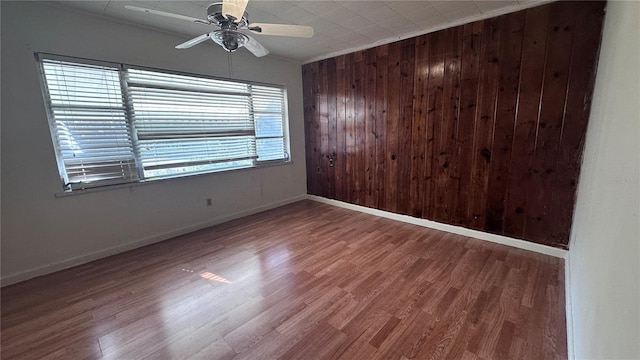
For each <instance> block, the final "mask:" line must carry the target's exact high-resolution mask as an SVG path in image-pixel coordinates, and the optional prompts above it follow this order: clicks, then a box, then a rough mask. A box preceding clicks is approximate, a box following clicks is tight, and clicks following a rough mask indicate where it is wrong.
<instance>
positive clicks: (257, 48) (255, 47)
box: [244, 34, 269, 57]
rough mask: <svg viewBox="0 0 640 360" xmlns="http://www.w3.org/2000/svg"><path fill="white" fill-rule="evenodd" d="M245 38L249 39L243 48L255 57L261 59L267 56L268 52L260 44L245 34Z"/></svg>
mask: <svg viewBox="0 0 640 360" xmlns="http://www.w3.org/2000/svg"><path fill="white" fill-rule="evenodd" d="M245 36H246V37H247V38H249V41H247V43H246V44H245V45H244V47H245V48H247V50H249V51H251V53H252V54H253V55H255V56H256V57H263V56H265V55H267V54H269V50H267V49H266V48H265V47H264V46H262V44H260V43H259V42H258V41H256V39H254V38H253V37H251V36H249V35H247V34H245Z"/></svg>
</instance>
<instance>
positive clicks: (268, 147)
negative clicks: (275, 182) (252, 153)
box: [251, 85, 289, 161]
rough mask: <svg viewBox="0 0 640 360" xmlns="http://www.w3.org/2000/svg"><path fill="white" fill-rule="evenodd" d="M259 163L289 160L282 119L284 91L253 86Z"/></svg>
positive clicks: (252, 95)
mask: <svg viewBox="0 0 640 360" xmlns="http://www.w3.org/2000/svg"><path fill="white" fill-rule="evenodd" d="M251 99H252V100H253V116H254V118H255V122H256V126H255V128H256V147H257V153H258V161H272V160H288V158H289V154H288V153H287V149H286V143H285V136H284V126H283V121H282V118H283V117H284V111H285V110H284V109H285V92H284V89H281V88H275V87H267V86H259V85H251Z"/></svg>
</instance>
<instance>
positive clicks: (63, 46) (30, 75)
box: [1, 1, 306, 285]
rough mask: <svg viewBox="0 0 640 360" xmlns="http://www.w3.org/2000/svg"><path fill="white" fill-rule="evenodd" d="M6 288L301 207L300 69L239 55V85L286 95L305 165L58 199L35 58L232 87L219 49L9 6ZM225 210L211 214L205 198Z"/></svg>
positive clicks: (295, 151)
mask: <svg viewBox="0 0 640 360" xmlns="http://www.w3.org/2000/svg"><path fill="white" fill-rule="evenodd" d="M1 6H2V8H1V13H2V14H1V16H2V25H1V26H2V28H1V30H2V38H1V45H2V59H1V60H2V62H1V63H2V73H1V77H2V85H1V86H2V89H1V90H2V109H1V115H2V139H1V145H2V151H1V154H2V169H1V174H2V212H1V214H2V228H1V235H2V240H1V241H2V257H1V260H2V267H1V275H2V284H3V285H6V284H8V283H11V282H15V281H19V280H23V279H26V278H29V277H32V276H34V275H39V274H43V273H47V272H51V271H53V270H57V269H60V268H64V267H68V266H71V265H75V264H78V263H81V262H86V261H88V260H91V259H94V258H98V257H102V256H105V255H108V254H112V253H116V252H120V251H123V250H126V249H129V248H133V247H136V246H140V245H142V244H146V243H151V242H155V241H159V240H162V239H166V238H169V237H171V236H174V235H176V234H178V233H183V232H187V231H191V230H195V229H198V228H201V227H204V226H207V225H211V224H215V223H218V222H221V221H224V220H226V219H230V218H234V217H239V216H242V215H246V214H249V213H252V212H256V211H258V210H261V209H267V208H270V207H274V206H277V205H280V204H283V203H286V202H291V201H293V200H297V199H301V198H303V197H304V196H305V193H306V180H305V156H304V126H303V108H302V78H301V67H300V64H299V63H296V62H291V61H288V60H282V59H278V58H275V57H266V58H261V59H257V58H255V57H253V56H252V55H251V54H249V53H248V52H246V51H244V50H239V51H238V52H236V53H234V54H233V74H234V77H235V78H238V79H247V80H253V81H260V82H267V83H273V84H283V85H285V86H286V87H287V89H288V93H289V121H290V131H291V148H292V159H293V163H292V164H290V165H283V166H273V167H266V168H261V169H248V170H240V171H234V172H224V173H216V174H208V175H200V176H194V177H190V178H183V179H175V180H164V181H160V182H156V183H151V184H144V185H138V186H135V187H132V188H123V189H114V190H108V191H102V192H94V193H88V194H83V195H75V196H67V197H62V198H56V197H55V196H54V194H56V193H58V192H60V191H61V190H62V188H61V184H60V180H59V175H58V169H57V167H56V161H55V156H54V153H53V147H52V143H51V136H50V134H49V129H48V124H47V117H46V113H45V107H44V103H43V100H42V95H41V91H40V86H39V83H38V77H37V73H36V63H35V60H34V57H33V53H34V52H50V53H56V54H62V55H71V56H78V57H86V58H92V59H99V60H107V61H114V62H124V63H129V64H136V65H145V66H150V67H157V68H164V69H171V70H180V71H186V72H191V73H200V74H209V75H217V76H223V77H228V71H229V70H228V66H227V64H228V59H227V53H226V52H224V51H223V50H222V49H220V48H218V47H217V46H215V45H213V44H212V45H211V46H208V45H204V44H203V45H199V46H197V47H194V48H192V49H190V50H185V51H177V50H175V49H174V48H173V47H174V46H175V45H176V44H179V43H181V42H183V41H185V40H186V39H185V38H182V37H178V36H174V35H171V34H166V33H160V32H157V31H154V30H151V29H144V28H139V27H135V26H131V25H127V24H123V23H118V22H112V21H109V20H106V19H102V18H98V17H93V16H91V15H88V14H85V13H82V12H73V11H69V10H63V9H61V8H58V7H56V6H51V5H47V4H45V3H42V2H5V1H3V2H2V5H1ZM208 197H211V198H213V203H214V206H212V207H206V206H205V198H208Z"/></svg>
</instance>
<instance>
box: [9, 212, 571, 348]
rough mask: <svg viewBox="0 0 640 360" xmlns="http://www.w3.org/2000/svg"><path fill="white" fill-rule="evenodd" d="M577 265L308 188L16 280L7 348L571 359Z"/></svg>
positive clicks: (12, 290) (10, 306)
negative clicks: (346, 204) (328, 199)
mask: <svg viewBox="0 0 640 360" xmlns="http://www.w3.org/2000/svg"><path fill="white" fill-rule="evenodd" d="M563 269H564V263H563V261H562V260H561V259H557V258H553V257H549V256H545V255H541V254H536V253H531V252H528V251H525V250H519V249H514V248H509V247H507V246H503V245H498V244H492V243H487V242H483V241H480V240H475V239H471V238H467V237H464V236H459V235H454V234H449V233H444V232H439V231H436V230H431V229H426V228H422V227H418V226H415V225H410V224H405V223H400V222H395V221H393V220H389V219H383V218H379V217H376V216H372V215H366V214H362V213H357V212H353V211H350V210H346V209H341V208H337V207H332V206H329V205H324V204H320V203H316V202H312V201H301V202H298V203H295V204H291V205H287V206H283V207H280V208H277V209H273V210H269V211H266V212H263V213H260V214H256V215H252V216H249V217H246V218H243V219H238V220H234V221H231V222H228V223H225V224H221V225H218V226H214V227H212V228H209V229H204V230H201V231H197V232H195V233H191V234H187V235H184V236H181V237H177V238H175V239H171V240H168V241H164V242H162V243H158V244H154V245H150V246H146V247H143V248H139V249H136V250H132V251H130V252H127V253H123V254H119V255H115V256H111V257H109V258H105V259H101V260H97V261H94V262H92V263H89V264H84V265H81V266H77V267H75V268H72V269H67V270H63V271H60V272H57V273H54V274H50V275H47V276H43V277H40V278H36V279H33V280H29V281H25V282H23V283H19V284H15V285H12V286H8V287H5V288H3V289H2V292H1V304H0V305H1V344H0V345H1V353H0V355H1V357H2V358H3V359H5V358H6V359H34V358H38V359H134V358H135V359H258V358H260V359H390V358H393V359H508V358H514V359H515V358H517V359H525V358H531V359H534V358H553V359H565V358H567V349H566V341H567V340H566V327H565V313H564V301H565V298H564V270H563Z"/></svg>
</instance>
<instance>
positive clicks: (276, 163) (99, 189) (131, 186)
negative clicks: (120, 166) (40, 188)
mask: <svg viewBox="0 0 640 360" xmlns="http://www.w3.org/2000/svg"><path fill="white" fill-rule="evenodd" d="M292 164H293V161H291V160H289V161H277V160H274V161H267V162H265V163H263V164H259V165H255V166H247V167H239V168H232V169H222V170H215V171H207V172H201V173H193V174H187V175H175V176H167V177H162V178H158V179H148V180H142V181H138V182H135V183H128V184H117V185H106V186H101V187H94V188H88V189H78V190H66V191H61V192H57V193H55V197H56V198H64V197H68V196H74V195H83V194H90V193H96V192H103V191H110V190H118V189H126V188H129V190H131V191H133V190H134V189H135V188H136V187H138V186H143V185H147V184H156V183H161V182H165V181H173V180H180V179H189V178H193V177H198V176H202V175H212V174H218V173H227V172H233V173H236V172H243V171H247V170H259V169H262V168H269V167H273V166H286V165H292Z"/></svg>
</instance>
